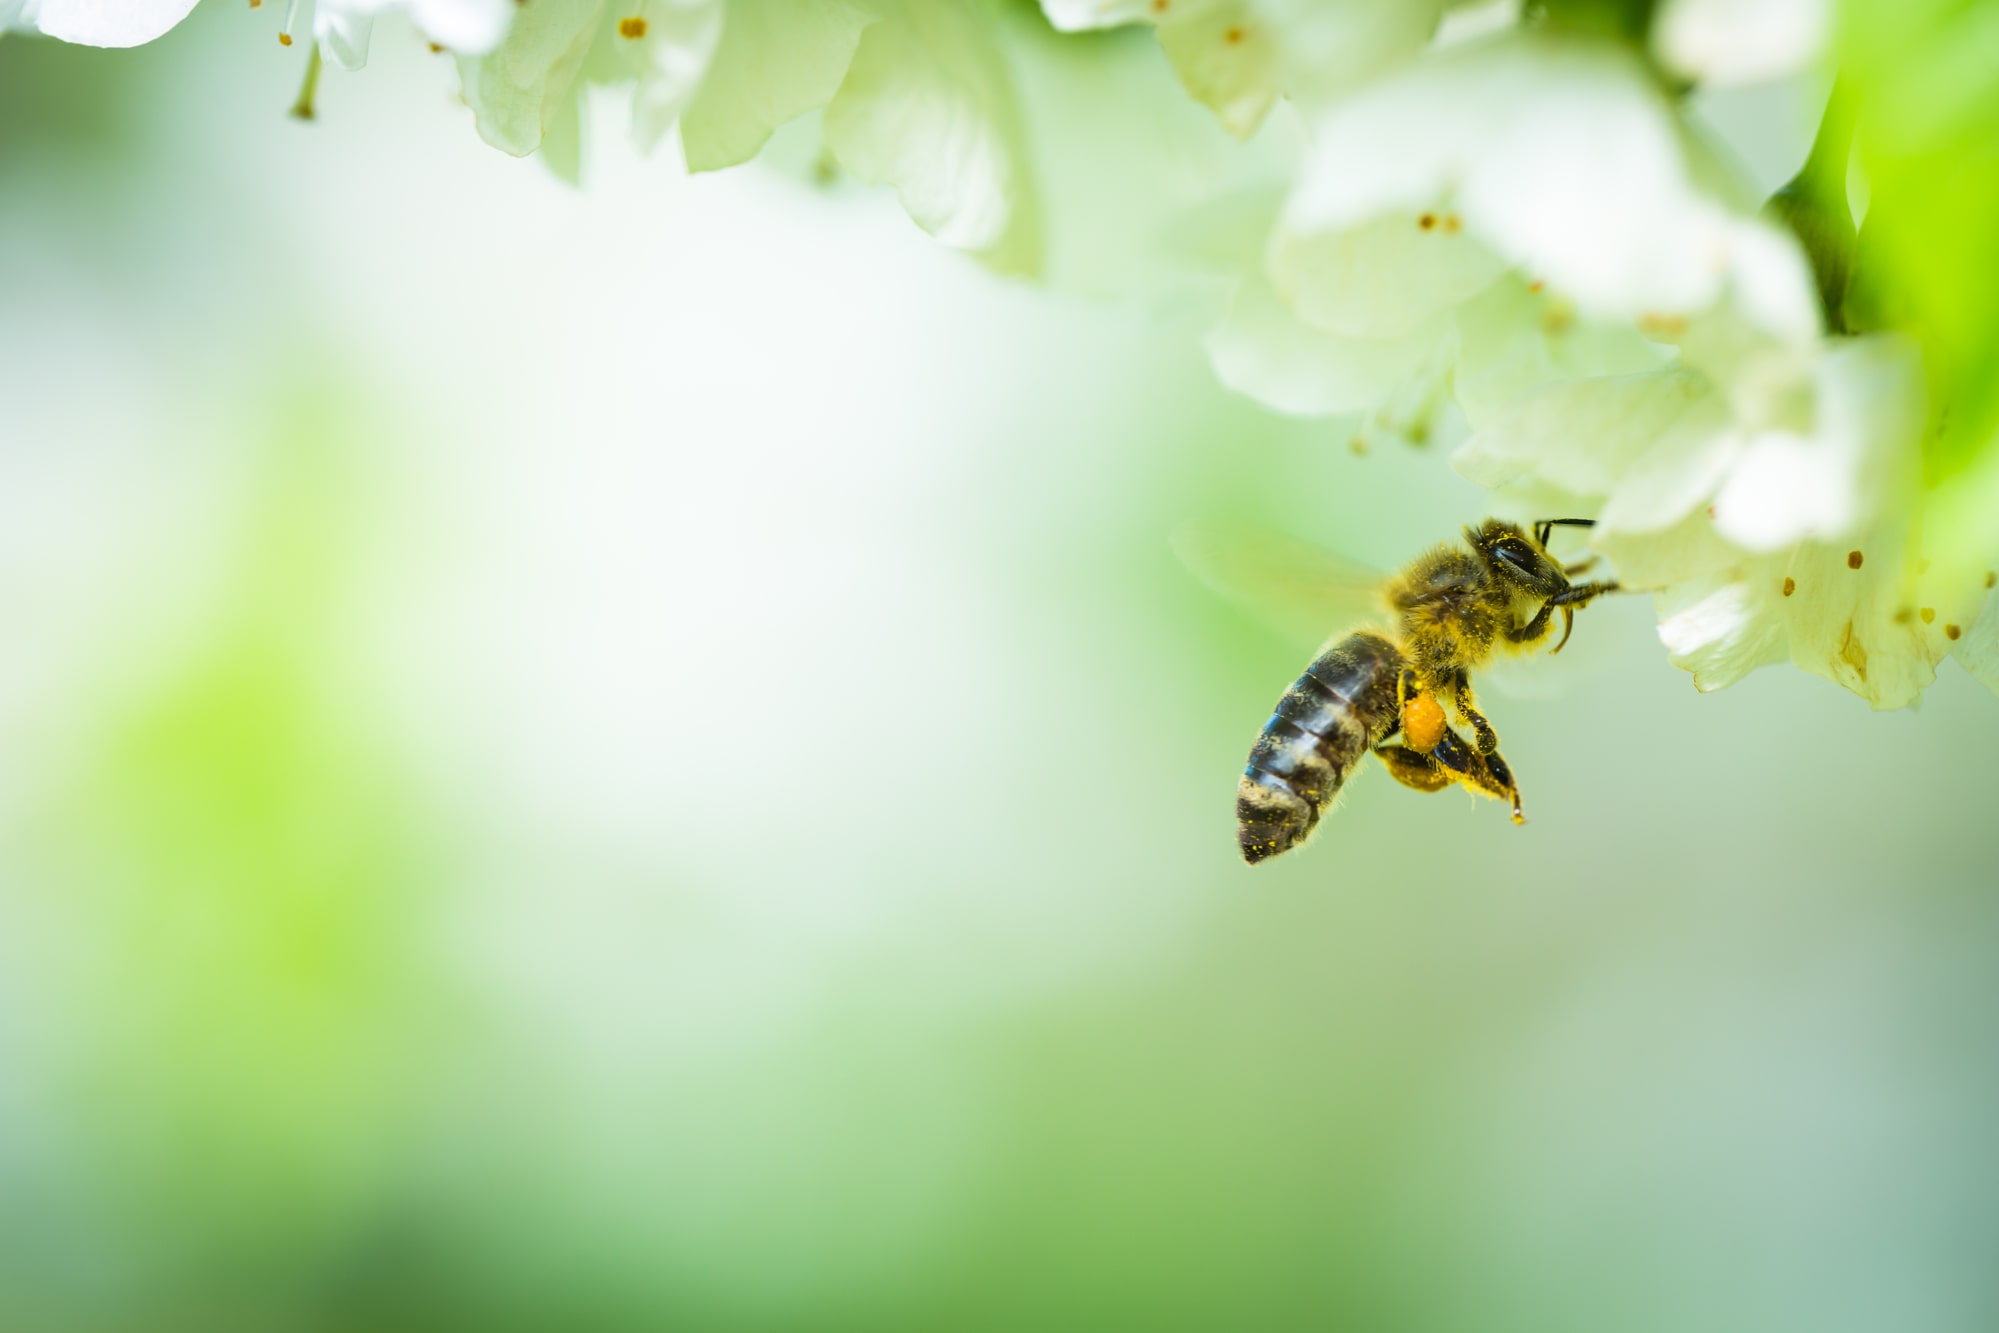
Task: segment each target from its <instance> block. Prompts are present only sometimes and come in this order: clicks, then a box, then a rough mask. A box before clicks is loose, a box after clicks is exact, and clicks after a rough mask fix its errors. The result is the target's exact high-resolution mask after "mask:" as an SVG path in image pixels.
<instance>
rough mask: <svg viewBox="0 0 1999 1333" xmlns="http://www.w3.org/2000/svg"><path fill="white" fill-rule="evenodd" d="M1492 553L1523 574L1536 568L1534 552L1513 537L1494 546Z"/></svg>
mask: <svg viewBox="0 0 1999 1333" xmlns="http://www.w3.org/2000/svg"><path fill="white" fill-rule="evenodd" d="M1492 553H1493V554H1494V555H1496V556H1498V557H1499V558H1500V559H1501V560H1504V561H1505V562H1506V563H1507V564H1509V565H1511V566H1513V568H1515V569H1517V570H1519V571H1520V572H1521V573H1522V574H1525V573H1528V572H1529V571H1531V570H1532V569H1533V568H1534V553H1533V552H1532V551H1530V550H1528V549H1527V548H1526V547H1525V546H1523V545H1522V544H1521V543H1519V542H1517V541H1515V540H1513V539H1512V538H1511V537H1509V538H1507V539H1506V540H1505V541H1503V542H1500V543H1499V544H1498V545H1496V546H1494V547H1493V548H1492Z"/></svg>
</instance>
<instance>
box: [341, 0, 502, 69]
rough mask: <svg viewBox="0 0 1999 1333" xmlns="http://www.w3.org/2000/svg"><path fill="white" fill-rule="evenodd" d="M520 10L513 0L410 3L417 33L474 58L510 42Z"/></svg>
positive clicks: (415, 0)
mask: <svg viewBox="0 0 1999 1333" xmlns="http://www.w3.org/2000/svg"><path fill="white" fill-rule="evenodd" d="M319 2H320V3H321V4H324V3H326V0H319ZM518 9H520V6H519V5H517V4H515V3H514V0H409V11H410V21H411V22H412V23H414V24H415V25H416V28H417V31H418V32H421V33H422V34H423V35H424V36H425V37H428V38H429V39H430V40H431V41H433V42H436V43H437V44H438V45H439V46H441V47H443V48H444V49H445V50H447V51H458V52H463V53H464V54H466V55H475V56H476V55H484V54H486V52H488V51H492V50H495V49H497V48H498V47H499V45H500V43H501V42H503V41H505V40H506V39H507V29H509V28H510V27H512V26H513V22H514V14H515V12H516V11H517V10H518Z"/></svg>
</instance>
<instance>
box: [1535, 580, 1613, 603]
mask: <svg viewBox="0 0 1999 1333" xmlns="http://www.w3.org/2000/svg"><path fill="white" fill-rule="evenodd" d="M1619 591H1622V589H1621V588H1620V586H1619V585H1618V583H1617V581H1616V580H1615V579H1605V580H1604V581H1603V582H1602V583H1572V584H1570V585H1569V586H1568V587H1566V588H1564V589H1562V590H1561V591H1560V592H1558V593H1556V594H1555V595H1554V596H1553V597H1550V598H1549V599H1548V605H1549V606H1588V605H1589V604H1590V603H1591V602H1593V601H1595V600H1596V599H1597V598H1599V597H1601V596H1603V595H1604V594H1605V593H1607V592H1619Z"/></svg>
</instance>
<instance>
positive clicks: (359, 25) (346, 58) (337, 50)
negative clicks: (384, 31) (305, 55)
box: [312, 0, 375, 69]
mask: <svg viewBox="0 0 1999 1333" xmlns="http://www.w3.org/2000/svg"><path fill="white" fill-rule="evenodd" d="M362 8H363V7H362V6H358V5H357V6H351V7H350V6H339V5H330V4H327V3H325V0H321V2H320V3H319V4H317V5H315V6H314V7H313V11H312V39H313V40H314V41H316V42H318V43H319V49H320V50H321V51H323V52H325V53H326V58H327V59H328V60H331V61H332V62H333V63H334V64H336V65H338V66H340V68H342V69H360V68H361V67H362V66H363V65H366V64H367V63H368V41H369V39H370V38H371V37H372V36H373V35H374V31H375V16H374V14H373V13H372V12H367V13H363V12H360V11H361V9H362ZM369 8H370V9H372V7H369Z"/></svg>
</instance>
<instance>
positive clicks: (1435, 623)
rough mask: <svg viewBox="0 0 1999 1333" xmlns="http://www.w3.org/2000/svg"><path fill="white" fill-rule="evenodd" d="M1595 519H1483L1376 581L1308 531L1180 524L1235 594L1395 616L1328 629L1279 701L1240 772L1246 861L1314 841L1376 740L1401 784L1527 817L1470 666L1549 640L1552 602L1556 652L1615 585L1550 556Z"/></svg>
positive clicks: (1239, 825)
mask: <svg viewBox="0 0 1999 1333" xmlns="http://www.w3.org/2000/svg"><path fill="white" fill-rule="evenodd" d="M1590 523H1591V520H1589V519H1579V518H1556V519H1547V520H1545V521H1543V522H1540V523H1536V524H1535V525H1534V530H1533V532H1532V533H1529V532H1527V531H1526V530H1525V529H1523V528H1521V527H1520V526H1519V525H1518V524H1516V523H1508V522H1505V521H1504V520H1502V519H1496V518H1494V519H1487V520H1486V521H1485V522H1484V523H1481V524H1479V525H1478V526H1477V527H1475V528H1466V529H1465V534H1464V536H1465V544H1464V545H1463V546H1448V545H1447V546H1438V547H1435V548H1433V549H1431V550H1429V551H1427V552H1425V553H1424V554H1422V555H1421V556H1418V557H1417V558H1416V559H1415V560H1414V561H1412V562H1410V564H1409V565H1408V567H1407V568H1405V569H1404V570H1403V571H1402V572H1401V573H1400V574H1397V575H1395V576H1394V577H1392V578H1390V579H1388V580H1386V581H1385V582H1384V581H1383V580H1382V579H1380V577H1379V576H1377V575H1375V574H1373V573H1372V572H1371V571H1367V570H1364V569H1360V568H1358V567H1355V566H1351V565H1349V564H1347V563H1346V562H1344V561H1341V560H1339V559H1338V558H1337V557H1334V556H1331V555H1328V554H1327V553H1325V552H1322V551H1319V550H1318V549H1317V548H1315V547H1311V546H1308V545H1305V544H1304V543H1296V542H1277V541H1272V540H1263V541H1258V542H1247V543H1246V542H1243V541H1241V540H1240V539H1236V538H1230V537H1223V536H1218V535H1217V534H1215V533H1212V532H1210V531H1208V530H1205V529H1191V528H1190V529H1184V530H1182V531H1181V532H1180V533H1179V534H1177V535H1176V537H1175V539H1174V545H1175V547H1176V548H1177V549H1178V550H1179V553H1180V557H1181V559H1182V560H1183V561H1185V562H1186V564H1187V566H1188V567H1189V568H1190V569H1191V570H1192V571H1193V572H1194V574H1195V575H1196V576H1197V577H1199V578H1200V579H1201V580H1202V581H1203V582H1204V583H1206V584H1208V585H1209V586H1210V587H1211V588H1213V589H1214V590H1215V591H1217V592H1219V593H1221V594H1222V595H1223V596H1225V597H1229V598H1230V599H1232V600H1235V601H1238V602H1244V603H1248V604H1251V605H1257V606H1262V607H1266V608H1268V607H1270V606H1272V605H1273V604H1276V603H1279V602H1288V603H1289V607H1288V609H1289V610H1292V611H1296V610H1299V609H1301V608H1303V607H1305V606H1307V605H1316V606H1320V607H1325V606H1333V605H1346V606H1351V605H1353V604H1355V603H1356V602H1357V601H1363V600H1364V599H1377V600H1378V602H1379V603H1380V604H1385V609H1386V610H1388V611H1389V613H1390V614H1391V615H1392V617H1393V618H1394V621H1395V623H1396V628H1395V629H1394V630H1393V631H1387V630H1381V629H1372V628H1369V629H1360V630H1356V631H1354V632H1352V633H1350V634H1347V635H1345V636H1344V637H1341V638H1336V639H1334V640H1333V641H1331V642H1330V643H1328V644H1327V645H1326V646H1325V647H1324V648H1322V649H1321V650H1320V652H1319V655H1318V657H1317V658H1315V659H1314V660H1313V662H1312V664H1311V665H1310V666H1308V667H1306V668H1305V674H1304V675H1302V676H1300V677H1298V679H1297V680H1296V681H1295V682H1294V683H1293V684H1292V686H1291V688H1290V689H1288V690H1286V691H1285V692H1284V697H1283V698H1281V699H1279V700H1278V701H1277V710H1276V711H1275V712H1274V713H1272V714H1271V715H1270V720H1269V721H1268V722H1265V723H1264V724H1263V733H1262V735H1260V736H1258V737H1257V740H1256V745H1255V746H1254V747H1253V748H1252V749H1251V750H1250V752H1249V765H1248V767H1247V768H1245V769H1244V770H1243V775H1242V779H1241V781H1240V782H1238V783H1237V785H1236V841H1237V843H1238V844H1239V845H1240V846H1241V848H1242V856H1243V859H1244V860H1245V861H1248V862H1249V863H1250V864H1252V865H1254V864H1255V863H1257V862H1258V861H1262V860H1264V859H1266V858H1268V857H1272V856H1275V855H1277V854H1278V853H1279V852H1287V851H1289V850H1291V849H1292V848H1293V847H1296V846H1298V845H1299V844H1301V843H1303V842H1304V841H1305V840H1306V839H1307V838H1309V837H1310V836H1311V835H1312V830H1313V829H1314V828H1316V827H1317V826H1318V823H1319V817H1320V816H1321V815H1323V814H1324V813H1325V811H1326V807H1327V806H1329V805H1331V804H1332V801H1333V798H1334V796H1336V795H1337V794H1338V793H1339V790H1340V787H1341V786H1342V785H1343V784H1344V783H1345V782H1346V780H1347V778H1348V777H1349V776H1351V775H1352V773H1353V770H1354V767H1355V765H1357V764H1359V763H1360V761H1361V760H1362V759H1363V758H1364V757H1365V756H1366V754H1367V752H1368V751H1369V750H1372V751H1374V753H1375V755H1376V756H1377V757H1378V758H1379V759H1380V760H1381V762H1382V763H1383V764H1384V765H1386V766H1387V768H1388V771H1389V773H1390V774H1392V775H1393V776H1394V777H1395V779H1396V781H1398V782H1400V783H1402V784H1403V785H1405V786H1409V787H1414V788H1415V789H1416V790H1418V791H1442V790H1444V789H1445V788H1446V787H1449V786H1451V785H1453V784H1456V785H1460V786H1463V787H1465V788H1467V789H1469V790H1471V791H1474V792H1478V793H1480V794H1482V795H1485V796H1492V797H1496V798H1499V799H1503V800H1507V801H1510V802H1511V803H1512V806H1513V822H1514V823H1516V824H1520V823H1525V822H1526V820H1525V817H1524V816H1523V815H1522V814H1521V813H1520V786H1519V784H1518V783H1517V782H1515V781H1514V778H1513V770H1512V768H1511V767H1510V766H1509V765H1508V764H1507V762H1506V760H1505V759H1503V758H1501V757H1500V753H1499V736H1498V734H1497V733H1496V732H1494V731H1493V729H1492V724H1491V723H1490V722H1488V721H1486V719H1485V716H1484V714H1482V713H1481V712H1480V711H1479V708H1478V702H1477V700H1476V699H1475V698H1474V697H1473V695H1472V687H1471V675H1472V672H1474V671H1478V670H1481V669H1483V668H1484V667H1485V665H1486V664H1487V663H1488V662H1490V661H1491V660H1492V659H1493V658H1494V657H1495V656H1497V655H1498V654H1500V653H1503V652H1513V653H1520V652H1526V651H1530V650H1532V649H1534V648H1535V647H1537V646H1538V645H1540V644H1541V643H1543V642H1544V641H1546V639H1547V638H1548V636H1549V634H1550V633H1551V632H1552V631H1553V629H1554V623H1553V617H1554V615H1555V613H1556V612H1558V611H1559V612H1560V613H1561V617H1562V637H1561V639H1560V640H1559V641H1557V642H1556V644H1555V646H1554V648H1553V649H1552V650H1551V651H1553V652H1557V653H1558V652H1560V651H1561V650H1562V646H1563V645H1564V644H1566V643H1567V642H1568V641H1569V632H1570V630H1572V629H1573V628H1574V624H1575V613H1576V610H1577V608H1579V607H1583V606H1587V605H1588V604H1589V603H1590V601H1591V600H1592V599H1594V598H1596V597H1599V596H1602V595H1603V594H1604V593H1607V592H1613V591H1615V590H1616V589H1617V584H1615V583H1613V582H1608V581H1606V582H1593V583H1572V582H1570V576H1571V575H1574V574H1581V573H1583V572H1584V571H1585V570H1586V569H1587V568H1588V567H1589V564H1590V561H1587V560H1586V561H1583V562H1581V563H1579V564H1575V565H1570V566H1566V567H1565V566H1563V565H1562V564H1561V563H1560V562H1558V561H1557V560H1556V559H1555V558H1554V557H1553V556H1551V555H1549V554H1548V540H1549V536H1550V534H1551V533H1552V532H1553V531H1554V529H1555V528H1556V527H1558V526H1569V527H1588V526H1590ZM1280 609H1284V608H1280ZM1321 628H1323V622H1322V623H1321ZM1446 709H1448V710H1449V714H1450V715H1451V716H1455V718H1456V719H1457V721H1458V723H1459V724H1460V725H1462V726H1464V727H1466V728H1469V729H1470V732H1471V739H1470V740H1469V741H1467V740H1466V739H1465V738H1464V737H1463V736H1461V735H1459V734H1458V732H1457V731H1455V730H1453V728H1452V727H1451V724H1450V720H1449V717H1447V716H1446ZM1398 735H1399V737H1400V739H1399V741H1398V740H1397V737H1398Z"/></svg>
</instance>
